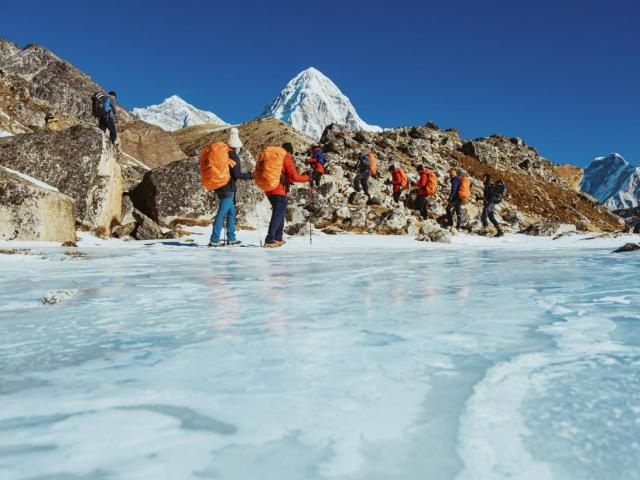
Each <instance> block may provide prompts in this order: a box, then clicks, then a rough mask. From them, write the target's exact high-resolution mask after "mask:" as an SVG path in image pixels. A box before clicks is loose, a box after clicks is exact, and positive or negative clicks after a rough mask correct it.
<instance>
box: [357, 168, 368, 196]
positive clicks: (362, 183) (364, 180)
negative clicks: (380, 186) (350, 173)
mask: <svg viewBox="0 0 640 480" xmlns="http://www.w3.org/2000/svg"><path fill="white" fill-rule="evenodd" d="M353 188H354V190H355V191H356V192H359V191H363V192H364V193H365V195H366V196H367V197H369V196H370V195H369V176H368V175H361V174H358V175H356V178H354V179H353Z"/></svg>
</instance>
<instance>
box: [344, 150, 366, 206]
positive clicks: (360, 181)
mask: <svg viewBox="0 0 640 480" xmlns="http://www.w3.org/2000/svg"><path fill="white" fill-rule="evenodd" d="M370 176H371V162H370V160H369V157H367V155H366V154H364V153H361V154H360V156H359V157H358V162H357V163H356V176H355V178H354V179H353V188H354V190H355V191H356V192H359V191H363V192H364V193H365V195H366V196H367V197H368V198H369V201H371V195H370V194H369V177H370ZM354 199H355V193H353V194H352V195H351V197H350V198H349V203H353V200H354Z"/></svg>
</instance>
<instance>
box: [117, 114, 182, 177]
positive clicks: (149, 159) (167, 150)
mask: <svg viewBox="0 0 640 480" xmlns="http://www.w3.org/2000/svg"><path fill="white" fill-rule="evenodd" d="M118 134H119V137H120V142H121V148H122V151H123V152H125V153H127V154H128V155H130V156H131V157H133V158H136V159H138V160H140V161H141V162H142V163H144V164H145V165H147V166H148V167H150V168H157V167H162V166H163V165H167V164H169V163H171V162H175V161H176V160H184V159H185V158H187V156H186V155H185V154H184V153H183V152H182V150H180V147H179V146H178V143H177V142H176V141H175V140H174V139H173V137H172V136H171V134H170V133H168V132H166V131H164V130H163V129H162V128H160V127H157V126H155V125H151V124H149V123H146V122H143V121H142V120H136V121H134V122H127V123H126V124H124V125H122V126H121V127H120V130H119V132H118Z"/></svg>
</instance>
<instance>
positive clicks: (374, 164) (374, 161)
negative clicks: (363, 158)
mask: <svg viewBox="0 0 640 480" xmlns="http://www.w3.org/2000/svg"><path fill="white" fill-rule="evenodd" d="M367 157H368V158H369V172H370V173H371V176H372V177H375V176H376V175H377V174H378V157H377V156H376V154H375V153H373V152H369V153H367Z"/></svg>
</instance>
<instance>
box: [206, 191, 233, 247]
mask: <svg viewBox="0 0 640 480" xmlns="http://www.w3.org/2000/svg"><path fill="white" fill-rule="evenodd" d="M229 200H231V202H229ZM230 204H231V205H233V198H232V197H226V198H219V199H218V213H217V214H216V219H215V221H214V222H213V230H212V231H211V243H218V242H219V241H220V234H221V233H222V227H223V225H224V219H225V217H226V216H227V213H228V212H229V205H230Z"/></svg>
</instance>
